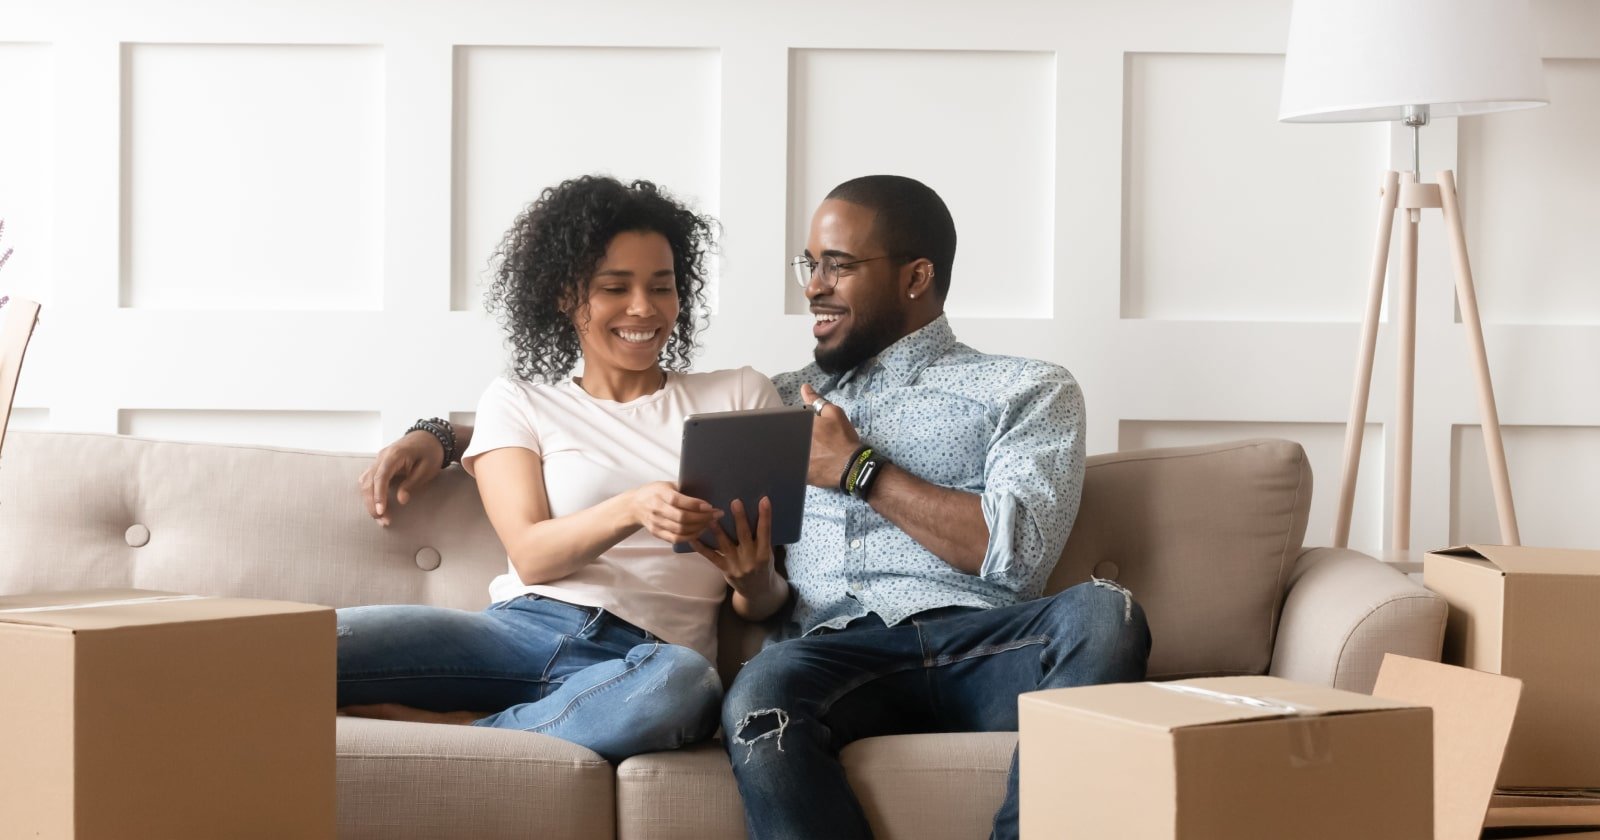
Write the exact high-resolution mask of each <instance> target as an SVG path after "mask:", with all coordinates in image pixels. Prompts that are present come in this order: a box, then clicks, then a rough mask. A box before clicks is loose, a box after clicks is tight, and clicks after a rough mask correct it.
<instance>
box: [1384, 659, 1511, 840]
mask: <svg viewBox="0 0 1600 840" xmlns="http://www.w3.org/2000/svg"><path fill="white" fill-rule="evenodd" d="M1372 693H1373V694H1375V695H1377V696H1380V697H1389V698H1392V699H1395V700H1404V701H1406V702H1409V703H1415V704H1417V705H1421V706H1429V707H1432V709H1433V825H1434V829H1433V830H1434V834H1433V836H1434V837H1435V838H1436V840H1476V838H1477V837H1478V835H1479V833H1480V832H1482V830H1483V820H1484V813H1485V811H1486V810H1487V809H1488V807H1489V798H1490V797H1491V796H1493V795H1494V782H1495V778H1496V777H1497V776H1498V775H1499V774H1500V758H1501V756H1502V755H1504V754H1505V750H1506V739H1508V738H1509V737H1510V736H1511V722H1512V720H1513V719H1514V718H1515V717H1516V714H1517V699H1518V698H1519V697H1520V696H1521V694H1522V680H1519V679H1516V678H1513V677H1503V676H1500V675H1498V674H1486V673H1483V672H1482V671H1473V670H1471V669H1468V668H1458V667H1456V666H1454V665H1441V664H1439V663H1437V662H1426V661H1423V660H1421V659H1412V658H1411V657H1409V656H1398V655H1396V654H1393V653H1388V654H1384V657H1383V664H1382V665H1381V666H1380V667H1379V668H1378V681H1377V683H1376V684H1375V685H1374V686H1373V687H1372Z"/></svg>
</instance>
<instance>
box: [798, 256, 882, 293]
mask: <svg viewBox="0 0 1600 840" xmlns="http://www.w3.org/2000/svg"><path fill="white" fill-rule="evenodd" d="M897 259H900V255H899V254H884V255H883V256H881V257H865V258H863V259H859V260H851V261H849V262H839V261H838V260H836V259H834V258H833V257H823V258H822V259H821V260H814V259H812V258H810V257H808V256H806V255H804V254H801V255H800V256H798V257H795V258H794V259H792V260H790V261H789V267H790V268H792V269H794V282H796V283H799V284H800V287H801V288H807V287H809V286H810V285H811V278H812V277H814V276H816V273H817V270H818V269H821V270H822V290H823V291H824V292H829V291H833V287H834V286H837V285H839V273H840V272H842V271H844V270H845V269H847V268H855V267H856V266H858V265H860V264H862V263H869V262H872V261H873V260H897Z"/></svg>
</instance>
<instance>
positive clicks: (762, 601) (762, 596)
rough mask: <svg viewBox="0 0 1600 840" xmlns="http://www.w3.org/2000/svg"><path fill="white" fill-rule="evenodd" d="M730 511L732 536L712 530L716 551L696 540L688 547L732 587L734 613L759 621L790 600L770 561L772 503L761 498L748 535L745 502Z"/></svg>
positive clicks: (748, 523) (748, 525)
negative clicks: (719, 573) (754, 521)
mask: <svg viewBox="0 0 1600 840" xmlns="http://www.w3.org/2000/svg"><path fill="white" fill-rule="evenodd" d="M729 507H731V508H732V509H733V528H734V532H735V533H734V534H733V535H731V536H730V535H729V534H728V533H727V532H725V531H723V530H722V528H721V527H716V528H713V530H714V531H715V532H716V535H717V547H716V548H715V549H712V548H711V547H710V546H707V545H706V544H705V543H703V542H701V541H700V540H698V539H694V540H690V541H689V544H690V545H692V546H694V550H695V551H698V552H700V556H702V557H704V558H706V559H707V560H710V561H711V562H712V564H713V565H715V566H716V567H717V568H718V569H720V570H722V576H723V577H724V578H726V579H727V581H728V585H729V586H732V587H733V592H734V599H733V609H734V612H736V613H738V614H739V615H741V616H743V617H744V618H747V619H750V620H752V621H760V620H762V619H764V618H766V617H767V616H769V615H772V614H773V613H774V612H777V610H778V608H779V607H781V606H783V604H784V602H785V601H787V600H788V599H789V584H788V582H787V581H785V580H784V579H783V576H782V575H780V574H778V570H777V566H776V564H774V563H773V560H772V502H771V501H770V500H768V499H767V498H766V497H765V496H763V497H762V498H761V503H760V505H759V506H758V507H757V510H756V530H755V533H754V534H752V533H751V532H750V520H749V519H748V518H747V517H746V516H745V510H744V502H741V501H739V500H738V499H734V500H733V504H731V505H729Z"/></svg>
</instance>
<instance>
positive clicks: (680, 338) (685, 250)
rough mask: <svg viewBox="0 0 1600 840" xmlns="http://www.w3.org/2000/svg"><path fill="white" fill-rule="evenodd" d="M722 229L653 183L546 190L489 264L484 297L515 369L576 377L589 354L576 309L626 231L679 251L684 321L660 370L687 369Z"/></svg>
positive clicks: (576, 184)
mask: <svg viewBox="0 0 1600 840" xmlns="http://www.w3.org/2000/svg"><path fill="white" fill-rule="evenodd" d="M717 231H718V226H717V222H716V220H715V219H713V218H711V217H710V216H706V215H701V214H698V213H696V212H694V211H693V210H691V209H689V208H688V207H687V206H686V205H684V204H682V203H681V202H679V201H678V200H677V199H675V198H673V197H672V196H671V195H670V194H669V193H667V192H666V191H665V190H663V189H661V188H660V187H657V186H656V185H655V184H653V183H651V182H649V181H633V182H632V183H629V184H623V183H622V182H621V181H618V180H617V179H615V178H611V177H608V176H604V175H584V176H582V177H579V178H573V179H570V180H567V181H562V182H561V183H560V184H557V185H556V186H554V187H547V188H546V189H545V190H544V192H542V193H540V194H539V198H538V199H537V200H535V201H534V202H533V203H532V204H530V205H528V206H527V207H526V208H525V209H523V211H522V212H521V213H520V214H518V216H517V220H516V222H515V223H513V224H512V225H511V229H510V230H508V231H506V235H505V238H504V239H502V240H501V241H500V247H499V248H497V249H496V250H495V253H494V256H493V257H492V258H491V262H492V263H493V264H494V265H495V277H494V282H493V283H491V284H490V286H489V291H488V293H487V295H486V302H487V304H488V308H489V311H491V312H497V313H498V316H499V321H500V325H501V326H502V327H504V328H505V330H506V332H507V334H508V337H507V343H508V344H509V345H510V347H511V352H512V364H511V370H512V373H513V374H515V375H516V376H517V377H518V378H520V379H524V380H530V381H531V380H535V379H544V380H547V381H548V380H554V379H557V378H560V377H562V376H565V375H566V374H568V373H570V372H572V369H573V367H575V366H576V365H577V363H578V359H579V357H580V356H581V355H582V350H581V349H580V347H579V345H578V332H577V329H576V328H575V327H574V326H573V323H572V318H571V315H570V314H569V310H570V308H571V307H572V306H574V305H575V304H576V305H579V306H581V305H582V303H583V302H584V301H586V300H588V286H589V278H590V277H591V276H592V275H593V274H594V270H595V267H596V266H597V265H599V263H600V260H601V259H602V258H603V257H605V253H606V248H607V247H608V246H609V245H610V244H611V240H612V239H613V238H615V237H616V236H617V234H619V233H628V232H650V233H659V234H661V235H662V236H663V237H665V238H666V240H667V243H668V244H669V245H671V246H672V269H673V273H674V274H675V275H676V283H677V288H678V319H677V322H676V323H675V324H674V325H673V329H672V335H671V336H669V337H668V338H667V345H666V347H665V348H663V349H662V352H661V365H662V366H663V367H665V368H667V369H668V370H674V371H681V370H685V369H687V368H688V366H689V357H690V355H691V354H692V353H693V352H694V348H695V344H694V336H695V332H696V331H697V330H698V329H699V327H700V321H701V319H702V318H703V316H704V315H705V312H706V305H705V259H706V255H707V254H710V253H713V252H714V251H715V250H716V233H717Z"/></svg>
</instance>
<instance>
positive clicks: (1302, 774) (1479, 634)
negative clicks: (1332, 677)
mask: <svg viewBox="0 0 1600 840" xmlns="http://www.w3.org/2000/svg"><path fill="white" fill-rule="evenodd" d="M1425 581H1426V583H1427V585H1428V586H1429V587H1430V588H1432V589H1434V590H1435V591H1436V592H1438V593H1439V594H1440V595H1442V596H1443V597H1444V598H1445V599H1446V600H1447V601H1448V602H1449V603H1450V619H1449V624H1448V629H1447V633H1446V642H1445V652H1444V653H1445V655H1444V659H1445V662H1447V663H1451V665H1452V666H1462V667H1451V666H1446V665H1438V664H1434V663H1425V662H1419V661H1416V660H1407V659H1404V658H1402V657H1393V656H1391V657H1389V658H1388V659H1387V660H1386V661H1385V662H1384V666H1383V671H1382V673H1380V676H1379V679H1378V685H1377V687H1376V689H1375V691H1374V696H1366V695H1361V694H1354V693H1350V692H1344V691H1338V690H1334V689H1328V688H1317V687H1312V686H1306V685H1300V684H1296V683H1291V682H1288V681H1285V680H1279V679H1275V678H1271V677H1228V678H1219V679H1203V680H1186V681H1182V682H1176V683H1130V684H1123V685H1107V686H1091V687H1086V688H1074V689H1061V690H1056V691H1041V692H1035V693H1032V694H1027V695H1023V697H1022V699H1021V701H1020V708H1019V712H1020V717H1021V729H1022V747H1021V767H1022V776H1021V805H1022V829H1023V837H1024V838H1029V840H1046V838H1057V837H1060V838H1074V837H1127V838H1172V840H1213V839H1214V838H1215V839H1216V840H1221V838H1228V840H1252V839H1253V838H1260V840H1268V838H1288V837H1293V838H1301V840H1319V838H1328V840H1333V839H1334V838H1363V840H1380V839H1381V838H1397V840H1398V838H1408V839H1409V840H1426V838H1430V837H1432V838H1438V840H1473V838H1477V837H1479V836H1480V833H1482V832H1483V831H1484V830H1485V829H1486V828H1487V829H1488V830H1489V833H1488V834H1485V835H1483V836H1485V837H1562V838H1566V839H1567V840H1571V838H1576V837H1596V838H1600V798H1596V796H1597V795H1600V552H1588V551H1556V550H1546V549H1531V548H1507V547H1497V546H1474V547H1468V548H1452V549H1445V550H1442V551H1438V552H1434V553H1432V554H1430V555H1429V556H1428V558H1427V560H1426V563H1425ZM1468 669H1475V670H1468ZM1496 675H1498V676H1496ZM1519 694H1520V704H1519ZM1502 754H1503V756H1504V760H1503V761H1502ZM1497 777H1498V782H1497ZM1497 786H1498V789H1499V790H1498V793H1499V795H1497V796H1494V797H1493V799H1492V800H1491V795H1492V794H1495V793H1496V792H1497V791H1496V788H1497Z"/></svg>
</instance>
